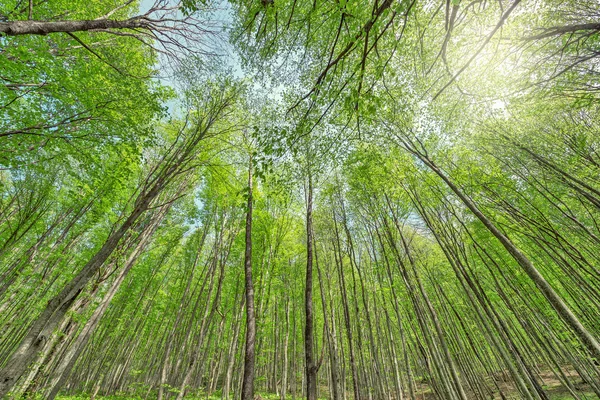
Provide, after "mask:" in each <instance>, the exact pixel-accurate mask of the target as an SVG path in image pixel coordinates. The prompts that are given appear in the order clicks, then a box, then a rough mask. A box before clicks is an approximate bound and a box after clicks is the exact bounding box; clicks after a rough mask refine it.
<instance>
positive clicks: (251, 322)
mask: <svg viewBox="0 0 600 400" xmlns="http://www.w3.org/2000/svg"><path fill="white" fill-rule="evenodd" d="M247 207H248V210H247V212H246V252H245V254H244V274H245V278H246V350H245V353H244V378H243V381H242V400H253V399H254V345H255V342H256V316H255V313H254V286H253V284H252V158H250V164H249V166H248V205H247Z"/></svg>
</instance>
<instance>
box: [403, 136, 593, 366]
mask: <svg viewBox="0 0 600 400" xmlns="http://www.w3.org/2000/svg"><path fill="white" fill-rule="evenodd" d="M403 142H404V144H405V148H406V149H407V150H408V151H409V152H411V153H412V154H414V155H415V156H417V158H419V160H421V161H422V162H423V163H424V164H425V165H427V166H428V167H429V168H430V169H431V170H432V171H433V172H434V173H435V174H436V175H437V176H439V177H440V178H441V179H442V180H443V181H444V182H445V183H446V185H448V187H449V188H450V189H451V190H452V191H453V192H454V193H455V194H456V195H457V196H458V198H459V199H460V200H461V201H462V202H463V204H464V205H465V206H466V207H467V208H468V209H469V210H470V211H471V212H472V213H473V214H475V216H476V217H477V218H478V219H479V221H481V223H482V224H483V225H484V226H485V227H486V228H487V229H488V231H489V232H490V233H491V234H492V235H494V236H495V237H496V239H498V241H499V242H500V243H501V244H502V246H503V247H504V248H505V249H506V250H507V251H508V253H509V254H510V255H511V256H512V257H513V258H514V259H515V261H517V263H518V264H519V265H520V266H521V268H523V270H524V271H525V273H526V274H527V275H528V276H529V278H531V280H532V281H533V282H534V283H535V285H536V286H537V288H538V289H539V290H540V291H541V292H542V294H543V295H544V297H545V298H546V300H548V302H549V303H550V304H551V305H552V307H553V308H554V309H555V310H556V312H557V313H558V315H559V316H560V317H561V319H562V320H563V321H564V322H565V324H566V325H568V326H569V327H570V328H571V329H572V330H573V332H574V333H575V334H576V335H577V337H578V338H579V340H581V342H582V343H583V344H584V345H585V346H586V348H587V349H588V351H589V352H590V353H591V354H592V356H593V357H594V358H596V360H600V343H598V341H597V340H596V338H595V337H594V336H593V335H592V334H591V333H590V332H589V331H588V330H587V329H586V328H585V327H584V326H583V324H582V323H581V322H580V321H579V319H578V318H577V316H575V314H573V312H572V311H571V309H570V308H569V306H568V305H567V304H566V303H565V302H564V301H563V300H562V299H561V298H560V296H559V295H558V293H556V292H555V291H554V289H553V288H552V286H551V285H550V284H549V283H548V281H546V279H545V278H544V277H543V276H542V274H541V273H540V272H539V271H538V269H537V268H536V267H535V266H534V265H533V262H531V260H530V259H529V258H527V256H526V255H525V254H523V253H522V252H521V251H520V250H519V248H518V247H517V246H516V245H515V244H514V243H513V242H512V240H510V238H509V237H508V236H506V235H505V234H504V233H502V232H501V231H500V229H498V228H497V227H496V225H495V224H494V223H493V222H492V221H491V220H490V219H489V218H488V217H487V216H486V215H485V214H483V212H481V210H480V209H479V208H478V207H477V206H476V205H475V203H474V202H473V201H472V200H471V199H469V197H468V196H467V195H466V194H465V193H463V192H462V190H460V188H459V187H458V186H457V185H456V184H454V182H453V181H452V180H451V179H450V178H449V177H448V176H447V175H446V174H445V173H444V172H443V171H442V170H441V169H440V168H439V167H438V166H437V165H436V164H435V163H434V162H433V161H432V160H431V159H430V158H429V157H428V156H427V155H426V154H423V153H422V152H420V151H418V150H417V149H416V148H415V147H414V146H412V145H411V144H409V143H407V142H406V141H404V140H403Z"/></svg>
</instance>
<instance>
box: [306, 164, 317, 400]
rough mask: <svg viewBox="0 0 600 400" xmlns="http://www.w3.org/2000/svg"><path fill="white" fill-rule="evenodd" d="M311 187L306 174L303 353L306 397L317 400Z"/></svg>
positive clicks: (310, 178)
mask: <svg viewBox="0 0 600 400" xmlns="http://www.w3.org/2000/svg"><path fill="white" fill-rule="evenodd" d="M312 208H313V187H312V177H311V176H310V174H309V176H308V191H307V206H306V286H305V288H304V311H305V315H306V322H305V324H306V325H305V327H304V353H305V359H306V367H305V368H306V398H307V399H308V400H317V366H316V365H315V360H314V355H313V345H314V326H313V324H314V322H313V295H312V292H313V290H312V286H313V234H312V222H313V221H312Z"/></svg>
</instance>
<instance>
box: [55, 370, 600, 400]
mask: <svg viewBox="0 0 600 400" xmlns="http://www.w3.org/2000/svg"><path fill="white" fill-rule="evenodd" d="M563 372H564V373H565V376H566V377H567V378H569V380H570V381H571V384H572V386H573V387H574V388H575V391H576V393H577V395H578V396H579V397H580V399H581V400H594V399H598V396H596V394H595V393H594V392H593V391H592V389H591V387H590V385H589V384H586V383H583V382H582V381H581V379H580V378H579V377H578V375H577V373H576V372H575V370H573V369H571V368H565V369H564V370H563ZM538 378H539V380H540V381H541V384H542V387H543V388H544V390H545V391H546V393H547V394H548V396H549V398H550V399H551V400H571V399H573V396H572V395H571V393H570V392H569V389H568V388H567V387H566V386H564V385H563V384H562V382H561V381H560V380H559V379H558V378H557V377H556V376H555V375H554V373H552V372H551V371H541V372H540V373H539V374H538ZM490 379H494V380H496V383H497V385H498V387H499V388H500V389H501V390H502V392H503V393H504V396H505V397H504V398H505V399H507V400H518V399H520V398H521V396H520V395H519V394H518V391H517V389H516V388H515V386H514V384H513V383H512V382H510V381H508V374H506V375H503V374H499V375H497V376H494V377H492V378H490ZM492 385H493V383H492ZM416 386H417V387H416V390H417V400H436V399H437V397H436V395H435V394H434V393H433V391H432V389H431V387H430V385H428V384H427V383H422V382H417V385H416ZM321 393H325V394H326V393H327V387H322V391H321ZM351 397H352V395H351V394H348V398H351ZM89 398H90V396H89V395H84V394H82V395H77V396H59V397H58V398H57V399H58V400H84V399H85V400H87V399H89ZM279 398H280V397H279V396H278V395H277V394H275V393H258V394H256V396H255V399H256V400H278V399H279ZM289 398H291V396H290V397H289ZM501 398H502V397H501V396H500V394H499V392H496V393H494V399H501ZM95 399H96V400H142V399H143V397H139V396H132V395H112V396H96V398H95ZM185 399H186V400H220V399H221V396H220V394H212V395H203V396H186V397H185ZM325 399H327V397H323V398H322V399H319V400H325Z"/></svg>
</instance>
